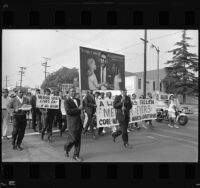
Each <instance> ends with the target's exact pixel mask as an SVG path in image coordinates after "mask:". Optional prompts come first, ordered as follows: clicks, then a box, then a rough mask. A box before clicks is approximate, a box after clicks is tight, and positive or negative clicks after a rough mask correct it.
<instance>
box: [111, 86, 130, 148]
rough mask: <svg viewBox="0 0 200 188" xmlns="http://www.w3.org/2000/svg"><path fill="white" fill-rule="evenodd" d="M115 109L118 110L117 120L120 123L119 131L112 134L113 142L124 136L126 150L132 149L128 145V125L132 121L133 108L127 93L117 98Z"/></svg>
mask: <svg viewBox="0 0 200 188" xmlns="http://www.w3.org/2000/svg"><path fill="white" fill-rule="evenodd" d="M113 106H114V108H115V109H116V119H117V120H118V122H119V127H120V128H119V129H118V130H117V131H116V132H114V133H113V134H112V137H113V141H114V142H115V139H116V138H117V137H118V136H119V135H121V134H122V139H123V142H124V147H125V148H131V146H130V145H129V144H128V132H127V128H128V124H129V119H130V114H129V112H130V109H131V108H132V103H131V99H130V98H129V97H128V96H127V91H125V90H124V91H121V95H118V96H116V97H115V100H114V103H113Z"/></svg>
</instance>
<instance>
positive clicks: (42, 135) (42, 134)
mask: <svg viewBox="0 0 200 188" xmlns="http://www.w3.org/2000/svg"><path fill="white" fill-rule="evenodd" d="M41 139H42V140H44V133H42V132H41Z"/></svg>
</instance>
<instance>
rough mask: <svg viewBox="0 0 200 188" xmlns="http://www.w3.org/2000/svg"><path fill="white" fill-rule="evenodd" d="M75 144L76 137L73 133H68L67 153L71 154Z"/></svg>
mask: <svg viewBox="0 0 200 188" xmlns="http://www.w3.org/2000/svg"><path fill="white" fill-rule="evenodd" d="M74 144H75V137H74V132H73V131H68V133H67V141H66V143H65V148H66V151H67V152H69V151H70V150H71V149H72V147H73V146H74Z"/></svg>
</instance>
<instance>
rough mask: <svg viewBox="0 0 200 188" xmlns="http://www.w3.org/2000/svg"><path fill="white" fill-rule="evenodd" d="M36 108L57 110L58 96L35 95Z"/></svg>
mask: <svg viewBox="0 0 200 188" xmlns="http://www.w3.org/2000/svg"><path fill="white" fill-rule="evenodd" d="M36 108H48V109H59V96H52V95H41V94H39V95H37V100H36Z"/></svg>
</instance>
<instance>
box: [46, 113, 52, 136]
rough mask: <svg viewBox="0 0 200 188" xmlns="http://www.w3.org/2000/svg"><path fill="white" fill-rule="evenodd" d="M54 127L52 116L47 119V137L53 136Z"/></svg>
mask: <svg viewBox="0 0 200 188" xmlns="http://www.w3.org/2000/svg"><path fill="white" fill-rule="evenodd" d="M52 125H53V118H52V117H51V116H48V117H47V135H48V136H52Z"/></svg>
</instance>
